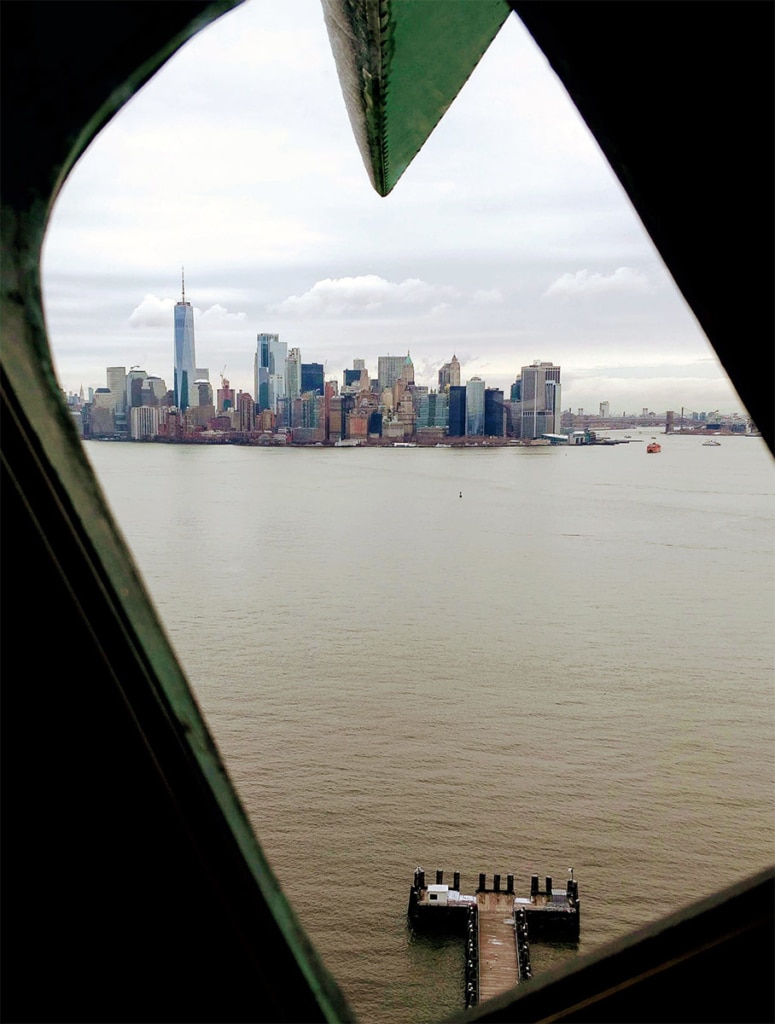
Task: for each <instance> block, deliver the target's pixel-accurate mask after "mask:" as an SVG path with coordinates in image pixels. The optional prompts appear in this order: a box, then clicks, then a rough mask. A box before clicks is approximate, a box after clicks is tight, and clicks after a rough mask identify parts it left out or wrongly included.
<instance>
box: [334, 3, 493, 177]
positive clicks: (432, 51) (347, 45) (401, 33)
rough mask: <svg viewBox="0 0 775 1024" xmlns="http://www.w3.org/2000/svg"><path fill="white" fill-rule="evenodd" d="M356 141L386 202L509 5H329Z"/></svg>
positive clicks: (338, 70) (476, 60)
mask: <svg viewBox="0 0 775 1024" xmlns="http://www.w3.org/2000/svg"><path fill="white" fill-rule="evenodd" d="M323 10H324V14H325V19H326V26H327V28H328V34H329V39H330V40H331V49H332V51H333V53H334V58H335V60H336V66H337V72H338V74H339V81H340V84H341V87H342V93H343V94H344V99H345V103H346V105H347V112H348V114H349V116H350V123H351V124H352V128H353V132H354V134H355V138H356V140H357V142H358V146H359V148H360V151H361V156H362V157H363V162H364V163H365V165H366V169H367V171H368V173H369V177H370V179H371V182H372V185H373V186H374V188H375V189H376V190H377V192H378V193H379V194H380V195H381V196H386V195H387V194H388V193H389V192H390V191H391V190H392V189H393V188H394V187H395V185H396V183H397V181H398V180H399V178H400V177H401V175H402V174H403V173H404V171H405V170H406V168H407V167H408V166H409V164H410V163H411V162H412V160H413V159H414V158H415V156H416V155H417V153H418V152H419V151H420V149H421V148H422V146H423V145H424V144H425V142H426V140H427V139H428V137H429V135H430V134H431V132H432V131H433V129H434V128H435V127H436V125H437V124H438V123H439V121H440V120H441V118H442V117H443V116H444V114H445V113H446V111H447V110H448V109H449V107H450V105H451V104H452V101H453V100H454V99H455V97H456V96H457V94H458V93H459V92H460V90H461V88H462V87H463V85H464V84H465V83H466V81H467V80H468V79H469V77H470V76H471V73H472V72H473V70H474V68H475V67H476V65H477V64H478V63H479V61H480V60H481V58H482V56H483V55H484V53H485V51H486V50H487V48H488V47H489V45H490V43H491V42H492V41H493V39H494V38H495V36H496V35H497V33H498V31H499V30H500V28H501V27H502V25H503V23H504V22H505V20H506V18H507V17H508V15H509V11H510V8H509V6H508V5H507V4H506V3H505V0H365V2H363V3H359V4H354V3H351V2H348V0H323Z"/></svg>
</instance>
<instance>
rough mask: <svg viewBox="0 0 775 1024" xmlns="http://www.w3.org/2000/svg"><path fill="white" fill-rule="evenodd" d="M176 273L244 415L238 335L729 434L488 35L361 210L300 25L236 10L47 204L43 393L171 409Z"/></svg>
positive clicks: (554, 131)
mask: <svg viewBox="0 0 775 1024" xmlns="http://www.w3.org/2000/svg"><path fill="white" fill-rule="evenodd" d="M182 266H185V275H186V298H187V299H188V300H189V301H190V302H191V303H192V305H193V306H194V308H195V332H196V357H197V358H196V361H197V366H199V367H208V368H209V370H210V379H211V381H212V382H213V385H214V387H217V386H219V377H220V373H221V372H222V371H223V370H224V367H225V376H226V377H228V378H229V380H230V381H231V385H232V387H236V388H238V389H240V388H241V389H243V390H246V391H250V392H251V393H252V392H253V356H254V353H255V347H256V334H257V333H258V332H259V331H267V332H271V333H277V334H279V335H280V340H281V341H284V342H287V344H288V347H289V348H291V347H293V346H296V347H298V348H300V349H301V355H302V359H303V361H304V362H321V363H324V364H325V365H326V376H327V378H337V379H338V380H339V382H340V383H341V380H342V370H343V369H344V368H345V367H349V366H352V361H353V359H354V358H363V359H365V360H366V365H367V367H368V368H369V370H370V372H371V373H372V375H376V369H377V357H378V356H379V355H387V354H391V355H397V354H405V353H406V352H407V351H409V352H410V353H411V356H412V360H413V362H414V364H415V373H416V379H417V381H418V383H421V384H428V385H430V386H435V385H436V383H437V371H438V368H439V366H440V365H441V364H442V363H444V362H447V361H448V360H449V359H450V358H451V357H452V355H453V353H454V354H456V355H457V357H458V359H459V360H460V362H461V367H462V382H463V383H465V381H466V380H467V379H468V378H470V377H471V376H474V375H479V376H481V377H482V378H484V379H485V381H486V382H487V385H488V386H497V387H503V388H505V389H508V386H509V384H510V383H511V382H512V381H513V380H514V379H515V376H516V375H517V373H518V372H519V369H520V367H521V366H523V365H525V364H528V363H531V362H532V361H533V360H534V359H540V360H546V361H552V362H554V363H558V364H559V365H560V366H561V367H562V405H563V408H566V409H567V408H572V409H573V410H574V411H575V410H576V409H577V408H584V409H586V410H588V411H595V412H596V411H597V409H598V406H599V403H600V402H603V401H608V402H610V406H611V412H612V413H620V412H623V411H627V412H633V411H637V412H639V411H640V410H641V409H642V408H643V407H648V408H649V409H651V410H654V411H657V412H660V411H664V410H665V409H675V410H680V409H681V408H682V407H683V408H685V409H686V410H687V411H688V410H693V411H710V410H716V409H718V410H720V411H722V412H743V411H744V410H743V406H742V404H741V402H740V400H739V399H738V398H737V396H736V394H735V392H734V390H733V389H732V387H731V385H730V384H729V383H728V381H727V378H726V376H725V374H724V371H723V370H722V369H721V367H720V366H719V364H718V361H717V359H716V357H715V355H714V353H713V350H712V349H711V347H710V345H709V344H708V342H707V340H706V338H705V335H704V334H703V333H702V331H701V330H700V328H699V326H698V325H697V323H696V321H695V319H694V317H693V314H692V313H691V312H690V310H689V309H688V307H687V305H686V303H685V302H684V300H683V298H682V296H681V295H680V293H679V292H678V290H677V288H676V287H675V285H674V284H673V281H672V278H671V277H670V276H669V274H668V273H667V271H666V270H665V269H664V267H663V264H662V261H661V259H660V258H659V256H658V254H657V253H656V250H655V248H654V246H653V244H652V243H651V241H650V239H649V238H648V236H647V235H646V233H645V231H644V230H643V228H642V226H641V224H640V221H639V220H638V218H637V216H636V215H635V213H634V211H633V209H632V207H631V205H630V203H629V200H628V199H627V197H626V195H625V194H624V191H623V190H622V188H621V186H620V185H619V183H618V180H617V179H616V178H615V176H614V175H613V173H612V172H611V170H610V169H609V167H608V165H607V163H606V162H605V160H604V158H603V156H602V155H601V153H600V151H599V149H598V147H597V144H596V143H595V142H594V141H593V139H592V137H591V135H590V133H589V132H588V130H587V128H586V126H585V125H584V123H583V122H582V120H581V118H580V117H579V115H578V113H577V112H576V109H575V107H574V106H573V104H572V103H571V102H570V100H569V99H568V98H567V96H566V94H565V92H564V90H563V88H562V86H561V85H560V83H559V82H558V80H557V79H556V77H555V76H554V74H553V72H552V71H551V69H550V68H549V66H548V64H547V62H546V60H545V59H544V57H543V56H542V54H541V53H540V52H539V51H538V49H537V47H536V46H535V44H534V43H533V41H532V39H531V38H530V36H529V35H528V33H527V32H526V30H525V29H524V28H523V26H522V23H521V22H520V21H519V20H518V19H517V17H516V15H513V14H512V15H510V16H509V18H508V19H507V21H506V24H505V25H504V27H503V29H502V30H501V32H500V34H499V35H498V37H497V38H496V39H495V41H494V43H493V44H492V46H491V47H490V49H489V50H488V52H487V53H486V54H485V56H484V58H483V59H482V61H481V63H480V64H479V66H478V67H477V69H476V70H475V71H474V73H473V75H472V76H471V78H470V79H469V81H468V83H467V84H466V85H465V86H464V88H463V90H462V92H461V93H460V95H459V96H458V97H457V99H456V100H455V102H454V103H453V104H452V106H451V108H450V110H449V111H448V112H447V114H446V115H445V116H444V118H443V119H442V121H441V123H440V124H439V126H438V127H437V128H436V130H435V131H434V132H433V134H432V135H431V137H430V139H429V140H428V142H427V143H426V145H425V146H424V147H423V149H422V150H421V151H420V153H419V154H418V156H417V157H416V158H415V160H414V162H413V163H412V164H411V165H410V166H409V168H408V170H407V171H406V172H405V174H404V176H403V178H402V179H401V180H400V181H399V183H398V185H397V186H396V188H395V189H394V191H393V192H392V193H391V195H390V196H388V197H387V198H384V199H382V198H380V197H379V196H378V195H377V194H376V193H375V192H374V191H373V189H372V188H371V185H370V184H369V179H368V176H367V173H366V170H365V168H364V167H363V164H362V162H361V157H360V153H359V151H358V148H357V146H356V143H355V140H354V137H353V134H352V131H351V128H350V124H349V121H348V117H347V112H346V110H345V106H344V101H343V99H342V94H341V91H340V87H339V81H338V78H337V75H336V70H335V67H334V61H333V56H332V54H331V49H330V46H329V43H328V36H327V33H326V30H325V25H324V22H323V14H322V9H321V7H320V3H319V0H282V2H277V0H247V2H246V3H244V4H243V5H242V6H241V7H238V8H237V9H236V10H234V11H232V12H231V13H229V14H227V15H225V16H224V17H222V18H221V19H220V20H219V21H217V22H215V24H213V25H212V26H210V27H209V28H208V29H206V30H205V31H204V32H202V33H200V34H199V35H198V36H196V37H195V38H194V39H193V40H191V41H190V42H189V43H188V44H187V45H186V46H185V47H184V48H183V49H182V50H180V51H179V52H178V53H177V54H176V55H175V56H174V57H173V58H172V59H171V60H170V61H169V62H168V63H167V64H166V65H165V66H164V67H163V68H162V69H161V70H160V71H159V72H158V74H157V75H156V76H155V78H154V79H153V80H152V81H151V82H150V83H149V84H148V85H147V86H146V87H145V88H144V89H143V90H142V91H141V92H140V93H139V94H138V95H136V96H135V97H134V98H133V99H132V100H131V101H130V102H129V104H128V105H127V106H126V107H125V108H124V109H123V110H122V111H121V112H120V113H119V115H118V116H117V117H116V118H115V119H114V120H113V121H112V122H111V123H110V124H109V125H108V126H107V127H106V128H105V129H104V130H103V132H102V133H101V134H100V135H99V136H98V137H97V139H95V140H94V142H93V143H92V145H91V147H90V148H89V150H88V151H87V153H86V154H85V155H84V156H83V157H82V159H81V161H80V162H79V163H78V165H77V166H76V168H75V170H74V171H73V173H72V175H71V176H70V178H69V180H68V181H67V183H66V184H65V187H64V189H63V191H62V193H61V195H60V197H59V199H58V201H57V204H56V207H55V209H54V213H53V217H52V219H51V221H50V224H49V230H48V234H47V237H46V243H45V248H44V260H43V292H44V303H45V309H46V316H47V321H48V327H49V334H50V338H51V343H52V347H53V350H54V358H55V362H56V366H57V371H58V374H59V378H60V383H61V384H62V386H63V387H64V388H65V389H66V390H67V391H68V392H69V391H78V390H80V388H81V386H83V387H84V388H85V389H86V388H88V387H89V386H92V387H104V386H105V383H106V374H105V369H106V367H107V366H113V365H117V366H126V367H127V369H129V368H130V367H131V366H139V367H140V368H142V369H144V370H146V371H147V372H148V373H149V374H155V375H158V376H161V377H163V378H165V380H166V381H167V384H168V386H171V385H172V359H173V313H172V308H173V305H174V303H175V302H176V301H178V299H179V298H180V275H181V267H182Z"/></svg>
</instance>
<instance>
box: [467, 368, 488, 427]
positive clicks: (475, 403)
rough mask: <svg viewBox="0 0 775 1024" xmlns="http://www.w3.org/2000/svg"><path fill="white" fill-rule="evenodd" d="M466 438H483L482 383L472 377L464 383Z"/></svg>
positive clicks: (479, 379) (480, 379) (477, 378)
mask: <svg viewBox="0 0 775 1024" xmlns="http://www.w3.org/2000/svg"><path fill="white" fill-rule="evenodd" d="M465 433H466V436H468V437H477V436H484V381H483V380H482V378H481V377H472V378H471V380H469V381H467V382H466V429H465Z"/></svg>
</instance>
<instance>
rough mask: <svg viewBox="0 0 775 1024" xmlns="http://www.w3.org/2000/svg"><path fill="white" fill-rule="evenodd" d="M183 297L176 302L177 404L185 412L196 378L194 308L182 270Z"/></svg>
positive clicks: (175, 386) (189, 402) (175, 385)
mask: <svg viewBox="0 0 775 1024" xmlns="http://www.w3.org/2000/svg"><path fill="white" fill-rule="evenodd" d="M180 280H181V289H182V293H181V299H180V302H176V303H175V384H174V388H175V405H176V406H177V407H178V409H180V410H181V412H183V411H184V410H185V409H187V408H188V407H189V405H190V404H191V398H190V390H189V389H190V388H191V387H192V386H193V384H194V381H195V380H196V358H195V355H194V310H193V308H192V306H191V303H190V302H186V278H185V275H184V274H183V272H182V271H181V277H180Z"/></svg>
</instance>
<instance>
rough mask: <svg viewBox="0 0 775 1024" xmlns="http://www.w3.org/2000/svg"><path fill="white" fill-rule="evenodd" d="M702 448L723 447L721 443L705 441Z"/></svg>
mask: <svg viewBox="0 0 775 1024" xmlns="http://www.w3.org/2000/svg"><path fill="white" fill-rule="evenodd" d="M702 447H703V448H720V447H721V441H703V442H702Z"/></svg>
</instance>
